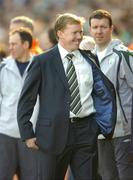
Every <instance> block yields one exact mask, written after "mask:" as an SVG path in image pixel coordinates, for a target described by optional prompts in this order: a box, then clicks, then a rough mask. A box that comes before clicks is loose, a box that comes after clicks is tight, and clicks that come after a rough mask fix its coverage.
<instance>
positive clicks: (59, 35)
mask: <svg viewBox="0 0 133 180" xmlns="http://www.w3.org/2000/svg"><path fill="white" fill-rule="evenodd" d="M63 34H64V33H63V31H60V30H59V31H57V36H58V38H62V37H63Z"/></svg>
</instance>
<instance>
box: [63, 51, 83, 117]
mask: <svg viewBox="0 0 133 180" xmlns="http://www.w3.org/2000/svg"><path fill="white" fill-rule="evenodd" d="M73 56H74V55H73V54H68V55H67V56H66V57H67V59H68V67H67V70H66V76H67V80H68V85H69V90H70V95H71V101H70V111H71V112H73V113H74V114H75V115H76V114H78V113H79V111H80V110H81V100H80V93H79V86H78V80H77V75H76V71H75V67H74V64H73V62H72V58H73Z"/></svg>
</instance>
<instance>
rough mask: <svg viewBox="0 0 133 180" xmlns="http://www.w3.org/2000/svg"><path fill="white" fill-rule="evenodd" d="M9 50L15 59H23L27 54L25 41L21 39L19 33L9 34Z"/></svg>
mask: <svg viewBox="0 0 133 180" xmlns="http://www.w3.org/2000/svg"><path fill="white" fill-rule="evenodd" d="M9 50H10V53H11V56H12V57H13V58H14V59H18V60H21V59H23V56H24V54H25V43H23V42H22V41H21V39H20V36H19V34H18V33H15V34H13V35H10V36H9Z"/></svg>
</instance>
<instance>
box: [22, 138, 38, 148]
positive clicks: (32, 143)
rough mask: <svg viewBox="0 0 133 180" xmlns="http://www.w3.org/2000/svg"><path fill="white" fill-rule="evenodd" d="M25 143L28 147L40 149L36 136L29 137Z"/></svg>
mask: <svg viewBox="0 0 133 180" xmlns="http://www.w3.org/2000/svg"><path fill="white" fill-rule="evenodd" d="M25 143H26V146H27V147H28V148H32V149H36V150H37V149H39V147H38V146H37V144H36V138H31V139H27V140H26V141H25Z"/></svg>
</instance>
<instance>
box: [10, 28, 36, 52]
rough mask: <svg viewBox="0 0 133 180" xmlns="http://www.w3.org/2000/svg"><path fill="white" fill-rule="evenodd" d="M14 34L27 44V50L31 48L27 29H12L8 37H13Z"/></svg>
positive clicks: (30, 39) (30, 38)
mask: <svg viewBox="0 0 133 180" xmlns="http://www.w3.org/2000/svg"><path fill="white" fill-rule="evenodd" d="M16 33H18V34H19V36H20V38H21V41H22V42H25V41H28V42H29V49H30V48H31V47H32V40H33V37H32V33H31V31H30V30H29V29H27V28H24V27H21V28H18V29H14V30H13V31H11V32H10V33H9V35H13V34H16Z"/></svg>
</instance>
